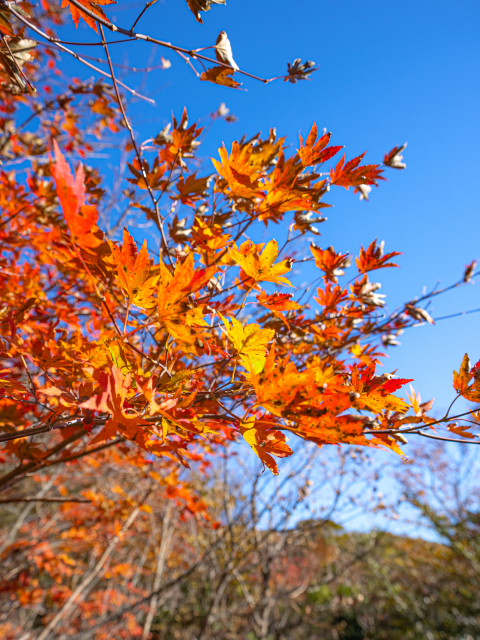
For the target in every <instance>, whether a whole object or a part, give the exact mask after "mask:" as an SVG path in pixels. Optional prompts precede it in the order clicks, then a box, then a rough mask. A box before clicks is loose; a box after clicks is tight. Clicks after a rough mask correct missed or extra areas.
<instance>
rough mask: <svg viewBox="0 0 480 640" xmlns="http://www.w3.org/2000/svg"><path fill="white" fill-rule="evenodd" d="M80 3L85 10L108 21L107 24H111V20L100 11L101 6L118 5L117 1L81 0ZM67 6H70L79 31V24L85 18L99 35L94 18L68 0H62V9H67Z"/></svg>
mask: <svg viewBox="0 0 480 640" xmlns="http://www.w3.org/2000/svg"><path fill="white" fill-rule="evenodd" d="M79 2H80V4H82V5H83V6H84V7H85V9H87V10H88V11H91V12H92V13H94V14H95V15H96V16H98V17H99V18H103V20H107V22H110V20H109V19H108V18H107V16H106V15H105V14H104V12H103V11H102V10H101V9H100V6H99V5H102V6H105V5H107V4H117V0H95V1H93V0H79ZM67 5H70V12H71V14H72V18H73V21H74V23H75V26H76V27H77V29H78V23H79V22H80V18H83V19H84V20H85V22H86V23H87V24H88V26H89V27H91V28H92V29H93V30H94V31H96V32H97V33H98V28H97V23H96V21H95V20H94V19H93V18H91V17H90V16H89V15H87V14H86V13H84V12H83V11H81V10H80V9H78V7H76V6H75V5H74V4H72V3H71V2H69V1H68V0H62V7H66V6H67Z"/></svg>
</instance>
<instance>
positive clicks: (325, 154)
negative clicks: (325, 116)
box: [298, 122, 343, 167]
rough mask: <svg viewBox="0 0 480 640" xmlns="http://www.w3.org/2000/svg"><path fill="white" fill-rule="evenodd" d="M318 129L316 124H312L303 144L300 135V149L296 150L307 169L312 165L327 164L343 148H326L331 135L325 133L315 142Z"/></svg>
mask: <svg viewBox="0 0 480 640" xmlns="http://www.w3.org/2000/svg"><path fill="white" fill-rule="evenodd" d="M317 136H318V129H317V124H316V122H314V123H313V125H312V128H311V130H310V133H309V134H308V136H307V139H306V140H305V145H304V144H303V138H302V136H301V135H300V134H298V137H299V138H300V149H298V155H299V156H300V158H301V160H302V164H303V166H304V167H308V166H311V165H314V164H320V163H322V162H327V160H330V158H333V156H334V155H335V154H336V153H338V152H339V151H340V149H343V147H327V144H328V143H329V142H330V138H331V136H332V134H331V133H325V134H324V135H323V136H322V137H321V138H320V139H319V140H318V142H317Z"/></svg>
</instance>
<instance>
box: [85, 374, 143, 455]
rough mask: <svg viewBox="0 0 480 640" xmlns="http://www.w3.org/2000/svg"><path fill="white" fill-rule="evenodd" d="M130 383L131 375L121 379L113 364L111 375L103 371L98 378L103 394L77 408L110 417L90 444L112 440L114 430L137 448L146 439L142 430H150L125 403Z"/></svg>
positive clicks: (114, 433)
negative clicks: (146, 428) (136, 445)
mask: <svg viewBox="0 0 480 640" xmlns="http://www.w3.org/2000/svg"><path fill="white" fill-rule="evenodd" d="M131 383H132V376H131V375H130V374H127V375H126V376H125V377H124V376H123V374H122V372H121V371H120V369H118V368H117V367H116V366H115V365H113V366H112V368H111V371H110V373H105V372H102V373H100V375H99V384H100V387H101V389H102V391H101V392H100V393H99V394H97V395H95V396H92V397H91V398H89V399H88V400H86V401H85V402H82V403H81V404H80V405H79V407H80V408H82V409H90V410H91V411H98V412H101V413H107V414H109V415H110V417H109V418H108V420H107V422H106V423H105V426H104V428H103V429H102V430H101V431H100V433H99V434H98V435H96V436H95V438H94V439H93V440H92V444H93V443H96V442H103V441H104V440H109V439H110V438H114V437H115V435H116V433H117V431H120V432H121V433H122V434H123V435H125V436H126V437H127V438H129V439H130V440H135V441H136V442H137V443H138V444H140V445H141V444H142V443H143V441H144V440H145V436H144V434H143V433H142V429H141V427H150V423H148V422H146V421H145V420H143V418H142V417H141V416H140V414H139V413H138V411H136V410H135V409H133V408H131V407H126V402H125V401H126V399H127V396H128V395H129V394H130V393H131Z"/></svg>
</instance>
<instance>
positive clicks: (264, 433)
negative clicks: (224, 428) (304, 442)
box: [240, 417, 293, 475]
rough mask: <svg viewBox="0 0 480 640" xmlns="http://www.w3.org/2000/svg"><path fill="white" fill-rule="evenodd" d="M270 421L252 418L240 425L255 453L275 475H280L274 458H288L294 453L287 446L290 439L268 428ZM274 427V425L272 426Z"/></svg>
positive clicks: (243, 434)
mask: <svg viewBox="0 0 480 640" xmlns="http://www.w3.org/2000/svg"><path fill="white" fill-rule="evenodd" d="M268 422H269V421H268V420H265V419H262V417H259V418H258V419H257V418H255V417H251V418H249V419H248V420H246V421H244V422H242V423H241V424H240V432H241V434H242V436H243V437H244V439H245V440H246V441H247V442H248V444H249V445H250V446H251V447H252V449H253V451H254V452H255V453H256V454H257V456H258V457H259V458H260V460H261V461H262V462H263V467H264V468H265V466H267V467H268V468H269V469H270V471H271V472H272V473H273V474H274V475H278V466H277V463H276V462H275V460H274V459H273V458H272V455H273V456H276V457H277V458H286V457H288V456H291V455H292V453H293V451H292V450H291V449H290V447H289V446H288V445H287V441H288V438H287V437H286V436H285V434H284V433H282V432H281V431H278V430H276V429H272V428H271V427H269V426H268ZM272 426H273V425H272Z"/></svg>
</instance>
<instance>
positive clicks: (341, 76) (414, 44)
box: [61, 0, 480, 408]
mask: <svg viewBox="0 0 480 640" xmlns="http://www.w3.org/2000/svg"><path fill="white" fill-rule="evenodd" d="M142 6H143V3H138V4H137V3H125V2H123V3H119V4H118V5H116V6H112V7H108V8H107V14H108V15H109V16H110V17H111V18H112V19H113V20H114V21H115V22H116V23H117V24H119V25H121V26H123V27H129V26H130V25H131V23H132V22H133V19H134V17H135V16H136V15H137V13H138V12H139V11H140V9H141V8H142ZM202 15H203V17H204V25H200V24H198V23H196V22H195V19H194V17H193V15H192V14H191V13H190V11H189V9H188V7H187V4H186V1H185V0H176V1H175V2H174V1H173V0H158V2H157V3H156V4H155V5H154V6H152V7H151V8H150V9H149V11H148V12H147V13H146V15H145V16H144V17H143V18H142V20H141V21H140V23H139V25H138V26H137V29H138V31H140V32H143V33H148V34H149V35H152V36H154V37H157V38H160V39H163V40H166V41H170V42H172V43H174V44H178V45H181V46H185V47H187V48H197V47H202V46H209V45H212V44H214V43H215V40H216V37H217V34H218V33H219V31H220V30H222V29H223V30H225V31H227V33H228V36H229V38H230V40H231V43H232V47H233V53H234V58H235V60H236V62H237V64H239V66H240V67H241V68H242V69H245V70H247V71H250V72H252V73H255V74H258V75H260V76H264V77H272V76H276V75H281V74H284V73H285V72H286V63H287V61H290V62H291V61H292V60H293V59H294V58H296V57H301V58H302V59H303V60H306V59H311V60H314V61H315V62H316V63H317V65H319V66H320V70H319V71H318V72H316V73H315V74H314V75H313V76H312V81H311V82H300V83H298V84H296V85H292V84H289V83H285V82H283V81H276V82H274V83H272V84H270V85H267V86H264V85H263V84H261V83H258V82H255V81H253V80H250V79H247V78H245V79H244V84H243V89H246V91H235V90H232V89H228V88H224V87H218V86H215V85H212V84H210V83H206V82H199V81H198V80H197V79H196V78H195V76H194V74H193V73H192V71H191V70H190V69H189V67H188V66H187V65H186V64H185V63H184V62H183V61H182V60H181V59H180V58H179V57H178V56H177V55H175V54H173V52H171V51H168V50H162V49H161V48H159V47H152V45H150V44H146V43H145V44H144V43H138V42H136V43H133V44H128V45H119V46H118V48H113V47H112V56H113V58H114V61H115V62H118V63H124V64H130V65H136V66H145V65H146V64H148V63H150V64H151V63H152V62H153V64H157V63H158V62H159V58H160V56H161V55H163V56H165V57H167V58H168V59H170V60H171V62H172V68H171V69H169V70H168V71H154V72H151V73H149V74H148V76H145V77H144V81H145V86H146V89H145V92H146V93H148V94H149V95H151V96H152V97H154V98H155V100H156V103H157V104H156V106H154V107H152V106H150V105H148V104H146V103H143V102H137V103H132V104H131V105H130V111H129V112H130V114H131V116H132V120H133V125H134V127H135V130H136V132H137V137H138V139H139V140H143V139H145V138H148V137H150V136H151V135H152V134H155V133H156V132H157V131H158V130H159V129H160V128H162V127H163V126H164V125H165V124H166V123H167V122H168V121H169V120H170V119H171V114H172V112H173V113H175V114H176V115H180V113H181V110H182V108H183V106H184V105H187V107H188V110H189V114H190V118H191V121H194V120H197V119H201V118H205V117H206V116H208V114H209V113H211V112H212V111H214V110H215V109H216V108H217V107H218V106H219V104H220V103H221V102H225V103H226V104H227V106H228V107H229V108H230V110H231V112H232V113H233V114H235V115H236V116H237V118H238V121H237V122H235V123H234V124H226V123H223V122H218V123H216V124H215V125H214V126H213V128H212V130H211V131H210V133H209V135H208V137H207V139H206V141H205V143H204V145H203V146H202V151H201V153H202V154H203V156H204V157H205V158H208V157H209V156H211V155H216V150H217V148H218V147H219V146H220V145H221V143H222V142H225V143H226V144H227V146H229V145H230V143H231V142H232V140H234V139H238V138H240V137H241V136H242V135H243V134H244V133H245V134H247V136H252V135H253V134H255V133H257V132H258V131H263V132H264V133H267V132H268V129H269V128H270V127H276V128H277V132H278V134H279V135H282V136H283V135H286V136H288V142H289V143H291V144H292V146H295V145H296V143H297V140H298V133H299V131H302V133H303V134H306V133H308V131H309V129H310V127H311V125H312V123H313V121H317V123H318V126H319V128H320V129H322V128H323V127H326V128H327V129H328V130H329V131H332V132H333V137H332V143H333V144H343V145H345V147H346V153H347V156H348V157H353V156H355V155H358V154H359V153H362V152H363V151H365V150H368V154H367V158H366V160H367V161H371V162H375V161H380V160H381V158H382V157H383V154H384V153H385V152H386V151H388V150H390V149H391V148H392V147H393V146H395V145H397V144H401V143H403V142H405V141H408V148H407V150H406V152H405V159H406V162H407V165H408V169H407V171H404V172H399V171H393V170H391V171H389V173H388V178H389V182H387V183H382V184H381V185H380V188H379V189H374V191H373V192H372V194H371V200H370V202H368V203H365V202H359V200H358V196H355V195H353V193H352V191H351V190H350V191H349V192H348V193H347V192H344V191H343V190H340V189H337V190H336V191H335V193H334V194H332V197H331V198H330V201H331V202H334V204H335V207H334V208H333V209H330V210H329V211H328V212H327V215H328V218H329V219H328V222H326V223H325V224H323V225H322V227H321V231H322V236H321V238H319V239H317V240H316V242H317V244H320V245H321V246H328V245H331V244H333V245H334V247H335V248H336V249H337V250H342V251H345V250H349V251H350V252H352V253H355V252H356V251H358V249H359V247H360V245H362V244H363V245H365V244H368V243H369V242H370V241H371V240H372V239H374V238H375V237H377V238H378V239H379V240H382V239H383V240H385V242H386V248H387V250H397V251H401V252H402V253H403V255H402V256H401V257H400V259H399V260H400V265H401V269H395V270H394V269H391V270H388V271H385V272H384V273H381V274H380V280H381V281H382V283H383V286H382V293H386V294H387V296H388V297H387V301H388V305H389V308H390V309H393V308H395V307H396V306H397V305H399V304H401V303H402V302H404V301H407V300H410V299H412V298H413V297H414V296H416V295H420V294H421V293H422V289H423V287H424V286H426V287H427V288H431V287H432V286H433V285H435V283H436V282H437V280H441V282H442V284H445V285H446V284H449V283H451V282H453V281H454V280H456V279H457V278H459V277H460V276H461V274H462V272H463V269H464V266H465V265H466V264H467V263H468V262H470V261H471V260H472V259H474V258H480V247H479V246H478V236H479V233H478V232H479V222H478V219H479V213H480V207H479V203H478V194H477V189H476V188H477V185H478V178H477V173H478V152H477V148H478V143H479V140H480V135H479V134H480V131H479V129H480V118H479V117H478V105H479V102H480V85H479V83H478V69H479V67H480V45H479V39H478V25H479V24H480V4H479V3H478V2H475V1H473V0H471V1H468V0H464V1H463V2H462V3H456V4H453V3H451V2H446V1H443V0H441V1H436V2H433V1H431V0H426V1H424V2H422V3H419V2H414V1H413V0H404V2H401V3H391V2H389V3H386V2H381V1H379V0H370V1H369V2H366V3H360V2H358V1H356V0H346V1H345V2H342V3H323V2H318V1H315V0H304V2H302V3H295V4H294V3H287V2H283V3H282V2H278V0H277V1H275V0H263V1H262V2H257V1H254V0H242V1H241V2H240V0H229V2H228V4H227V6H213V8H212V10H211V11H209V12H208V13H204V14H202ZM61 33H62V35H63V36H64V37H67V38H68V39H82V40H84V39H89V40H97V39H98V38H97V36H96V35H95V34H94V33H93V31H91V30H90V29H89V28H87V27H86V26H84V25H83V24H81V26H80V27H79V29H78V30H77V31H75V29H74V27H66V28H64V29H62V30H61ZM110 35H111V34H110ZM109 39H112V38H111V37H110V38H109ZM77 50H78V49H77ZM82 52H83V53H89V54H91V55H98V56H101V55H102V51H101V49H100V48H99V49H93V48H91V47H89V48H88V51H86V49H85V48H83V49H82ZM207 53H208V52H207ZM64 62H65V63H66V65H67V66H66V67H64V68H66V69H67V73H71V74H72V75H76V76H78V77H81V78H86V77H89V76H90V72H89V71H88V70H87V69H86V68H85V67H83V66H82V65H80V64H78V63H77V62H76V61H74V60H72V59H68V60H67V59H64ZM139 80H140V78H139V77H138V75H137V76H136V77H134V76H132V75H127V76H125V77H124V81H126V82H129V83H131V84H138V82H139ZM115 163H116V160H115V158H114V157H112V162H111V163H108V162H107V163H105V165H104V167H105V169H107V167H108V166H110V167H111V166H112V165H115ZM102 164H103V163H102ZM269 232H270V229H269ZM271 233H272V235H276V236H281V235H282V230H281V229H278V232H277V229H273V230H272V231H271ZM478 289H479V286H478V285H476V286H475V285H473V286H466V287H463V288H462V289H461V290H459V291H455V292H454V293H451V294H447V295H446V296H445V297H442V298H439V299H438V300H437V301H435V303H434V306H433V308H432V309H430V311H431V313H432V315H434V316H437V317H438V316H442V315H446V314H449V313H455V312H457V311H462V310H466V309H474V308H476V307H480V299H479V296H478ZM478 320H479V316H477V315H475V314H473V315H470V316H466V317H462V318H457V319H453V320H446V321H442V322H439V323H438V324H437V325H436V326H435V327H430V326H422V327H418V328H415V329H412V330H410V331H409V332H407V333H405V334H404V335H403V336H402V337H401V341H402V346H401V347H397V348H396V349H392V350H391V351H390V361H389V362H388V363H387V369H388V370H393V369H398V370H399V371H398V373H399V374H400V375H401V376H402V377H411V378H415V386H416V387H417V388H418V389H420V390H421V392H422V396H423V398H424V399H429V398H430V397H432V396H435V397H436V399H437V406H438V407H439V408H442V407H445V406H446V405H447V404H448V403H449V400H450V399H451V398H452V397H453V395H452V392H453V389H452V386H451V372H452V370H453V369H454V368H457V367H458V366H459V364H460V361H461V358H462V356H463V354H464V353H465V351H468V352H469V353H470V355H471V358H472V360H474V361H476V359H479V358H480V345H479V341H478V338H477V332H476V326H477V323H478Z"/></svg>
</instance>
